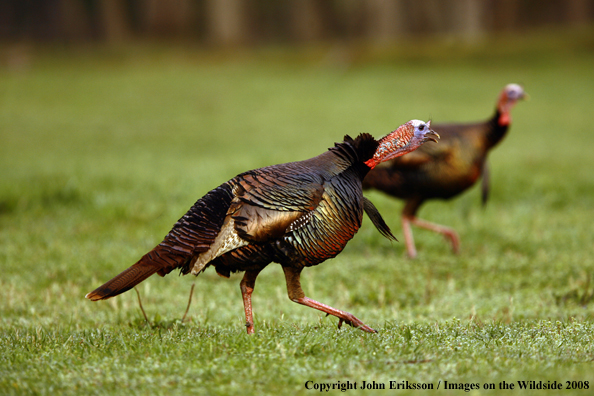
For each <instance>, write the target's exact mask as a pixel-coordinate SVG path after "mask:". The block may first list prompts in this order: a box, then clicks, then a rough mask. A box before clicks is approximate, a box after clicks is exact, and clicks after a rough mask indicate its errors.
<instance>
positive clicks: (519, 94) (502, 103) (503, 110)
mask: <svg viewBox="0 0 594 396" xmlns="http://www.w3.org/2000/svg"><path fill="white" fill-rule="evenodd" d="M527 98H528V94H527V93H526V92H524V88H522V86H521V85H518V84H507V85H506V86H505V88H503V91H501V94H500V95H499V101H498V102H497V111H498V112H499V119H498V120H497V123H498V124H499V126H507V125H509V124H510V123H511V115H510V112H511V109H513V108H514V106H515V105H516V103H517V102H518V100H521V99H527Z"/></svg>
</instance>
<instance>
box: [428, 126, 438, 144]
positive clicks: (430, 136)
mask: <svg viewBox="0 0 594 396" xmlns="http://www.w3.org/2000/svg"><path fill="white" fill-rule="evenodd" d="M439 138H440V136H439V134H438V133H437V132H435V131H434V130H433V129H429V131H428V132H427V133H426V134H425V139H424V141H429V140H433V141H434V142H435V143H437V139H439Z"/></svg>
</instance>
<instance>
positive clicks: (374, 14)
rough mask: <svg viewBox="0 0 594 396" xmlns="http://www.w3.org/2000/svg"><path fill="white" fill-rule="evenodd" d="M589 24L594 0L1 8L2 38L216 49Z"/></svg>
mask: <svg viewBox="0 0 594 396" xmlns="http://www.w3.org/2000/svg"><path fill="white" fill-rule="evenodd" d="M593 18H594V1H592V0H544V1H541V0H444V1H441V0H286V1H275V0H171V1H170V0H3V1H2V2H0V39H1V40H4V41H20V40H33V41H41V42H48V41H54V42H63V43H68V42H85V41H100V42H122V41H126V40H133V39H155V38H158V39H172V38H176V39H184V40H192V41H196V42H200V43H204V44H206V45H213V46H220V45H254V44H261V43H302V42H311V41H319V40H328V39H336V40H347V41H350V40H369V41H373V42H386V41H394V40H403V39H405V38H410V37H418V36H436V35H448V36H453V37H459V38H461V39H464V40H476V39H479V38H481V37H482V36H484V35H489V34H491V33H493V32H502V31H527V30H529V29H534V28H538V27H543V26H549V27H550V26H555V25H556V26H575V25H581V24H586V23H588V22H591V21H592V19H593Z"/></svg>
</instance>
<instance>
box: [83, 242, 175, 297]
mask: <svg viewBox="0 0 594 396" xmlns="http://www.w3.org/2000/svg"><path fill="white" fill-rule="evenodd" d="M179 258H180V259H182V257H179ZM175 259H176V257H171V256H170V255H167V252H166V251H165V249H164V248H163V247H162V246H161V245H158V246H156V247H155V248H154V249H153V250H151V251H150V252H148V253H147V254H145V255H144V256H143V257H142V258H141V259H140V260H138V262H137V263H136V264H134V265H133V266H131V267H130V268H128V269H126V270H124V271H123V272H122V273H120V274H119V275H117V276H116V277H114V278H113V279H111V280H110V281H107V282H106V283H104V284H103V285H101V286H99V287H98V288H96V289H95V290H93V291H92V292H90V293H87V295H86V296H85V297H86V298H88V299H89V300H92V301H97V300H105V299H108V298H111V297H115V296H117V295H118V294H121V293H123V292H125V291H128V290H130V289H132V288H133V287H134V286H136V285H137V284H139V283H140V282H142V281H143V280H145V279H146V278H148V277H149V276H151V275H153V274H154V273H155V272H158V271H159V270H162V269H163V268H164V267H176V266H177V265H175V264H176V263H171V261H175ZM172 264H173V265H172Z"/></svg>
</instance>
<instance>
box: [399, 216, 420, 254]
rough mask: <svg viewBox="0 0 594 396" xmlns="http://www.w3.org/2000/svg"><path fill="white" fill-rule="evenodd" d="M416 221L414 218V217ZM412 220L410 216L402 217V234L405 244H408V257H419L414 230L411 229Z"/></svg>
mask: <svg viewBox="0 0 594 396" xmlns="http://www.w3.org/2000/svg"><path fill="white" fill-rule="evenodd" d="M413 219H414V217H413ZM410 222H411V219H410V217H408V216H405V215H402V232H404V242H405V243H406V252H407V253H408V257H410V258H415V257H417V249H416V248H415V238H414V237H413V233H412V230H411V228H410Z"/></svg>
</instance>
